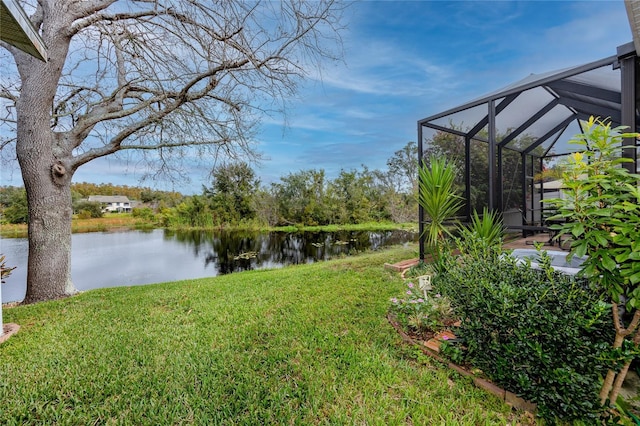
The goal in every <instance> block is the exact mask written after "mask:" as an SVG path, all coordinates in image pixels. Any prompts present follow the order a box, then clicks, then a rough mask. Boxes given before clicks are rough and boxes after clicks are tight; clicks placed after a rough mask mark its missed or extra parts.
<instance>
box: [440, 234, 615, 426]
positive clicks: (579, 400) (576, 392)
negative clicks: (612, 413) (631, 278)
mask: <svg viewBox="0 0 640 426" xmlns="http://www.w3.org/2000/svg"><path fill="white" fill-rule="evenodd" d="M472 246H474V243H473V242H471V243H469V242H467V243H466V247H465V246H461V247H460V248H461V251H462V254H461V256H459V257H457V258H456V259H453V258H450V259H449V262H448V267H447V270H446V271H445V272H444V273H442V274H439V275H438V276H437V277H436V278H435V279H434V282H433V286H434V291H437V292H439V293H441V294H443V295H446V296H447V297H448V298H449V299H450V300H451V301H452V304H453V308H454V310H455V312H456V314H457V315H459V316H460V317H461V319H462V325H461V327H460V329H459V330H457V332H456V334H457V335H458V336H459V337H460V338H461V339H462V341H463V342H464V343H463V345H462V349H463V350H462V354H459V353H457V352H455V353H456V356H457V357H458V358H460V359H461V360H463V361H464V362H466V363H469V364H470V365H472V366H474V367H477V368H479V369H481V370H482V371H483V372H484V373H485V374H486V375H487V376H488V377H489V378H490V379H491V380H492V381H493V382H494V383H496V384H497V385H499V386H502V387H503V388H505V389H507V390H509V391H511V392H514V393H515V394H517V395H519V396H521V397H523V398H525V399H527V400H530V401H532V402H535V403H537V404H538V413H539V415H540V416H541V417H543V418H544V419H546V420H547V421H549V422H552V423H553V422H555V421H557V420H561V421H572V420H578V419H581V420H586V421H590V422H591V421H595V419H597V418H598V416H599V415H600V413H601V411H602V406H601V405H600V404H599V401H598V391H599V389H600V384H601V381H602V375H603V373H604V372H606V369H607V366H608V362H607V359H608V358H610V356H611V353H610V346H609V343H608V342H610V341H611V339H612V331H611V330H610V327H609V326H608V324H609V322H610V321H611V319H610V305H608V304H606V303H604V300H605V298H604V296H603V295H602V294H600V293H597V292H596V291H593V290H590V289H589V288H588V286H587V284H586V282H585V281H584V280H578V279H575V278H574V277H571V276H568V275H564V274H561V273H557V272H555V271H553V270H552V269H551V267H550V261H549V259H548V257H547V256H546V255H543V259H542V262H541V264H542V269H541V270H536V269H533V268H531V267H530V265H528V264H522V263H521V262H520V263H519V262H518V261H517V260H516V259H513V258H511V257H510V256H506V255H504V254H501V253H500V251H499V250H497V249H496V248H495V247H487V246H486V245H483V247H482V248H481V249H477V247H476V249H475V250H474V249H473V247H472ZM449 352H451V351H449Z"/></svg>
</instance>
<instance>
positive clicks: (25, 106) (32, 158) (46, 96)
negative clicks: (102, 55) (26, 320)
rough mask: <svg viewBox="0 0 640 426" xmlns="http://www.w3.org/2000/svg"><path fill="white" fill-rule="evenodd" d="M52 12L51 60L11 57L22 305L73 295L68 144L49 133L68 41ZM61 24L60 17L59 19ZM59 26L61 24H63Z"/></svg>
mask: <svg viewBox="0 0 640 426" xmlns="http://www.w3.org/2000/svg"><path fill="white" fill-rule="evenodd" d="M60 16H61V15H59V14H57V13H55V12H54V13H52V14H51V17H50V20H49V21H48V22H47V23H46V25H44V28H43V32H44V34H43V36H44V38H45V40H46V42H47V46H48V48H49V56H50V58H51V59H50V61H49V62H48V63H43V62H41V61H39V60H37V59H35V58H32V57H30V56H28V55H26V54H23V53H17V54H15V56H14V57H15V59H16V65H17V66H18V72H19V73H20V78H21V83H22V88H21V92H20V98H19V99H18V102H17V103H16V112H17V126H16V136H17V142H16V154H17V157H18V162H19V164H20V170H21V172H22V179H23V181H24V186H25V189H26V192H27V205H28V208H29V222H28V235H29V257H28V265H27V294H26V297H25V300H24V303H33V302H38V301H42V300H49V299H55V298H59V297H63V296H67V295H69V294H72V293H74V292H75V288H74V287H73V284H72V282H71V215H72V205H71V177H72V176H73V171H74V170H73V168H72V167H71V166H69V165H70V164H72V163H71V161H70V160H71V158H72V157H71V155H72V152H71V149H72V148H71V144H65V141H64V140H62V139H61V138H60V137H59V136H58V135H57V134H56V133H55V132H54V131H53V130H52V128H51V107H52V105H53V99H54V96H55V93H56V89H57V86H58V81H59V79H60V75H61V70H62V68H63V65H64V61H65V59H66V56H67V51H68V47H69V39H68V38H65V37H64V36H63V35H61V34H60V33H61V32H60V28H62V26H63V25H64V23H63V21H62V20H60V21H57V22H56V18H60ZM60 19H61V18H60ZM61 22H62V23H61Z"/></svg>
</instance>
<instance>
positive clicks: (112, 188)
mask: <svg viewBox="0 0 640 426" xmlns="http://www.w3.org/2000/svg"><path fill="white" fill-rule="evenodd" d="M91 195H124V196H126V197H128V198H129V199H130V200H136V201H140V202H142V203H144V204H145V205H147V206H150V207H151V208H152V209H153V210H156V211H159V210H162V209H167V208H172V207H175V206H176V205H178V204H179V203H180V202H182V201H183V199H184V198H185V197H184V195H182V194H180V193H179V192H173V191H157V190H153V189H151V188H146V187H135V186H128V185H113V184H110V183H102V184H95V183H87V182H80V183H72V184H71V199H72V203H73V209H74V212H76V213H82V217H84V218H87V217H100V216H102V206H101V205H100V203H92V202H88V201H86V199H87V198H88V197H89V196H91ZM28 217H29V212H28V210H27V193H26V191H25V189H24V187H20V186H0V222H4V223H27V221H28Z"/></svg>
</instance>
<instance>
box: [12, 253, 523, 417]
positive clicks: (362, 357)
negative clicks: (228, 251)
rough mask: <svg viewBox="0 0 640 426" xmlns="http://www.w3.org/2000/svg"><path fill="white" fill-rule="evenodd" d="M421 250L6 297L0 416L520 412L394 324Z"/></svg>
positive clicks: (474, 414) (475, 414)
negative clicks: (37, 298) (405, 264)
mask: <svg viewBox="0 0 640 426" xmlns="http://www.w3.org/2000/svg"><path fill="white" fill-rule="evenodd" d="M414 249H415V247H413V248H410V249H403V248H394V249H392V250H387V251H383V252H375V253H368V254H365V255H360V256H355V257H350V258H345V259H339V260H335V261H330V262H324V263H316V264H311V265H300V266H294V267H288V268H283V269H278V270H270V271H252V272H243V273H236V274H231V275H225V276H219V277H216V278H210V279H200V280H190V281H181V282H173V283H165V284H158V285H149V286H138V287H129V288H110V289H101V290H94V291H90V292H86V293H83V294H80V295H78V296H75V297H71V298H68V299H63V300H57V301H51V302H46V303H40V304H35V305H27V306H17V307H13V308H5V310H4V320H5V322H15V323H18V324H20V325H21V326H22V328H21V330H20V332H19V333H18V334H16V335H14V336H13V337H11V338H10V339H9V340H8V341H7V342H5V343H4V344H2V346H0V377H1V378H2V379H1V380H0V401H2V404H1V405H0V424H3V425H14V424H15V425H17V424H53V423H56V424H58V423H59V424H140V425H145V424H149V425H156V424H229V425H253V424H304V425H307V424H371V425H387V424H456V425H481V424H487V425H489V424H490V425H494V424H508V423H511V422H512V421H513V420H514V414H513V413H511V411H510V409H509V407H507V406H506V405H504V404H503V403H502V402H500V401H499V400H497V399H495V398H494V397H492V396H490V395H488V394H487V393H485V392H484V391H482V390H480V389H477V388H475V387H474V386H473V385H472V384H471V383H469V382H468V381H467V380H465V379H463V378H460V377H457V376H455V375H453V374H452V373H451V372H450V371H448V370H446V369H444V368H443V367H442V366H440V365H438V364H437V363H434V362H433V361H431V360H430V359H427V358H426V357H424V356H423V355H421V353H420V352H419V351H417V350H415V349H413V348H411V347H409V346H407V345H404V344H402V343H401V339H400V337H399V336H398V335H397V334H396V333H395V331H394V330H393V329H392V327H391V326H390V325H389V324H388V323H387V321H386V319H385V313H386V311H387V308H388V303H389V298H390V297H392V296H396V295H398V293H399V292H401V291H402V288H403V284H402V282H401V280H400V278H399V276H398V274H397V273H392V272H389V271H386V270H384V269H383V268H382V265H383V263H385V262H395V261H399V260H402V259H406V258H408V257H412V256H413V255H414Z"/></svg>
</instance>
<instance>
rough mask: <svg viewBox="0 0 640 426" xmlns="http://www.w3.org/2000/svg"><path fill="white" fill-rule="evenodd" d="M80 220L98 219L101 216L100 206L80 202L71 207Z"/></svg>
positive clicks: (96, 203)
mask: <svg viewBox="0 0 640 426" xmlns="http://www.w3.org/2000/svg"><path fill="white" fill-rule="evenodd" d="M73 207H74V209H75V210H76V211H77V212H78V217H79V218H80V219H91V218H100V217H102V216H103V213H102V204H101V203H98V202H95V201H86V200H81V201H78V202H77V203H75V205H74V206H73Z"/></svg>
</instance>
